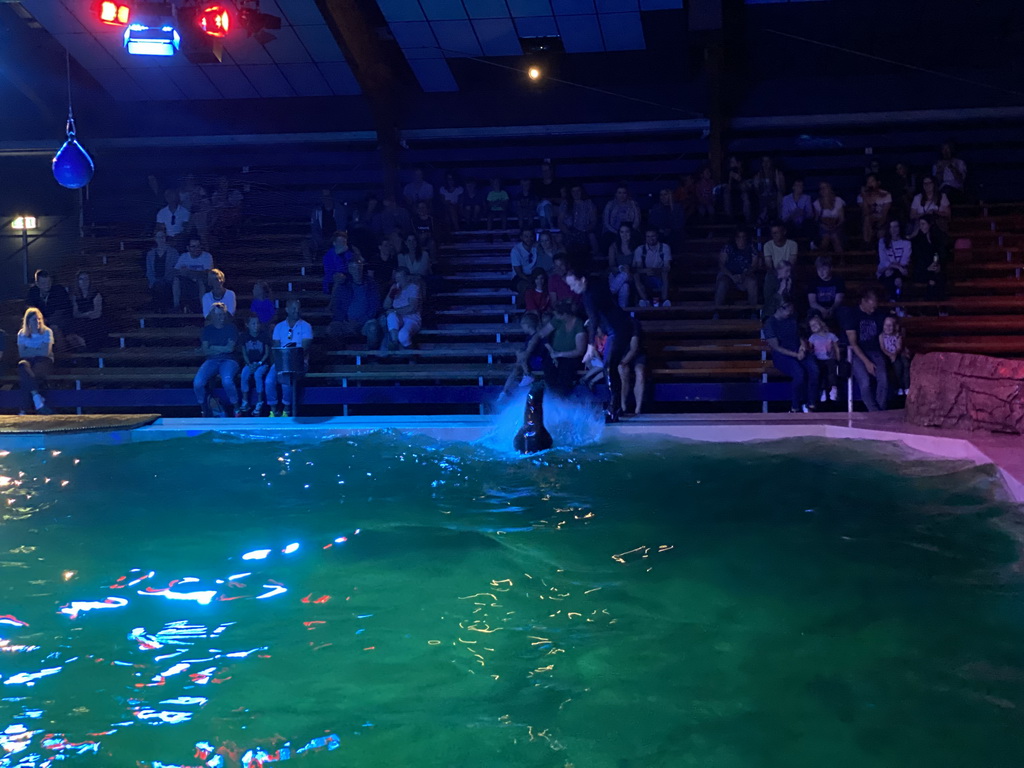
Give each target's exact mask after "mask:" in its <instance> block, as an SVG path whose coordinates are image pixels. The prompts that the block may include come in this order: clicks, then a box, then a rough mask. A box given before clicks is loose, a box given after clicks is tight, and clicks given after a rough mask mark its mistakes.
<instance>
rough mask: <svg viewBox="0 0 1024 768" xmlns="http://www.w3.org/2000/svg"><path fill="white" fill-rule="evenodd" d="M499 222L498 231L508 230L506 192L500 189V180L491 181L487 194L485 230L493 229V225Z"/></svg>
mask: <svg viewBox="0 0 1024 768" xmlns="http://www.w3.org/2000/svg"><path fill="white" fill-rule="evenodd" d="M496 221H501V227H500V229H502V230H506V229H508V192H506V191H505V190H504V189H502V188H501V179H499V178H497V177H495V178H493V179H491V191H490V192H488V193H487V228H488V229H494V223H495V222H496Z"/></svg>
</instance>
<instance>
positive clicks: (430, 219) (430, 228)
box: [412, 200, 437, 243]
mask: <svg viewBox="0 0 1024 768" xmlns="http://www.w3.org/2000/svg"><path fill="white" fill-rule="evenodd" d="M412 229H413V232H415V233H416V234H417V235H419V237H420V239H421V240H430V242H431V243H433V242H434V240H436V239H437V230H436V227H435V222H434V216H433V214H432V213H431V212H430V205H429V204H428V203H425V202H423V201H422V200H421V201H420V202H418V203H416V210H415V212H414V214H413V217H412Z"/></svg>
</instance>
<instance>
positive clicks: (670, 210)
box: [647, 187, 686, 253]
mask: <svg viewBox="0 0 1024 768" xmlns="http://www.w3.org/2000/svg"><path fill="white" fill-rule="evenodd" d="M647 226H648V227H653V228H654V229H655V230H657V232H658V239H659V240H660V241H661V242H662V243H665V244H667V245H668V247H669V248H670V249H671V252H672V253H679V252H680V251H682V249H683V243H684V241H685V240H686V212H685V210H684V206H683V204H682V203H677V202H676V201H675V200H674V199H673V197H672V190H671V189H669V188H668V187H665V188H664V189H662V190H661V191H660V192H659V193H658V202H657V204H656V205H654V206H653V207H652V208H651V210H650V211H649V212H648V214H647Z"/></svg>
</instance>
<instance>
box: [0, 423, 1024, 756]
mask: <svg viewBox="0 0 1024 768" xmlns="http://www.w3.org/2000/svg"><path fill="white" fill-rule="evenodd" d="M0 475H2V476H3V477H2V478H0V493H2V496H0V504H2V506H3V509H2V514H3V516H4V517H3V521H2V524H0V535H2V543H3V546H2V554H0V638H2V640H0V697H2V699H0V731H4V733H3V735H2V736H0V766H4V767H7V766H22V765H24V766H29V765H31V766H46V765H51V764H57V763H58V762H59V764H61V765H63V764H70V765H78V764H81V765H83V766H88V765H96V766H104V767H105V768H106V767H107V766H135V765H137V764H138V765H145V766H156V765H186V766H197V765H203V764H206V763H207V762H208V761H211V760H212V761H213V762H212V763H210V764H213V765H216V764H217V761H218V760H221V761H222V762H223V765H225V766H232V765H255V764H257V763H256V762H254V759H255V758H256V757H258V756H259V755H260V753H259V752H258V751H257V750H258V749H263V750H265V751H266V753H267V754H268V755H270V757H271V759H270V760H268V761H266V763H265V764H267V765H272V764H274V760H275V759H277V760H278V761H280V762H281V764H282V765H285V766H287V765H311V766H320V765H322V766H367V767H369V766H374V767H376V766H388V767H398V766H402V767H412V766H416V767H418V768H419V767H426V768H432V767H434V766H437V767H439V768H440V767H442V766H443V767H444V768H498V767H499V766H502V767H504V766H512V767H519V766H522V767H523V768H567V767H569V766H572V767H573V768H660V767H664V768H682V767H684V766H700V767H701V768H749V767H750V766H758V767H764V768H768V767H775V766H778V767H779V768H805V767H806V768H811V767H812V766H813V767H814V768H820V767H821V766H830V767H831V768H844V767H845V766H849V767H850V768H854V767H856V768H867V767H869V766H900V767H901V768H902V767H905V766H910V765H922V766H923V765H927V766H929V767H930V768H937V767H940V766H950V767H951V768H952V767H953V766H956V768H963V767H964V766H985V768H998V767H1000V766H1006V767H1007V768H1009V767H1010V766H1020V765H1021V764H1022V763H1024V727H1022V726H1024V722H1022V708H1024V687H1022V686H1024V600H1022V597H1024V595H1022V581H1021V578H1020V576H1019V575H1018V573H1017V572H1016V570H1015V563H1016V560H1017V556H1018V555H1017V550H1018V548H1017V546H1016V543H1015V541H1014V538H1013V537H1012V536H1011V535H1009V533H1008V532H1007V531H1008V530H1011V529H1012V528H1013V523H1014V517H1015V515H1017V514H1019V509H1018V508H1017V507H1015V506H1014V505H1012V504H1009V503H1006V502H1004V501H1001V500H1000V495H999V486H998V481H997V479H996V476H995V474H994V472H993V471H992V469H991V468H978V467H974V466H971V465H969V464H966V463H962V462H942V461H934V460H925V459H923V458H921V457H919V456H916V455H913V454H910V453H908V452H906V451H904V450H902V449H898V448H895V447H893V446H888V445H884V444H859V443H853V442H851V441H843V442H839V443H835V442H826V441H818V440H799V441H797V440H793V441H780V442H772V443H763V444H757V445H746V446H737V445H730V446H726V445H709V444H691V443H685V442H681V441H672V440H669V439H665V438H661V439H659V438H651V439H630V440H629V441H616V440H604V441H602V442H601V443H600V444H597V445H590V446H585V447H577V448H574V449H571V450H555V451H552V452H549V453H547V454H544V455H541V456H538V457H533V458H528V459H522V458H518V457H510V456H507V455H502V454H499V453H496V452H494V451H492V450H490V449H488V448H484V447H480V446H472V445H465V444H442V443H436V442H432V441H430V440H428V439H426V438H416V437H408V436H402V435H389V434H381V435H375V436H368V437H361V438H357V439H336V440H331V441H327V442H323V443H319V444H309V445H301V446H295V445H293V446H287V445H284V444H281V443H275V442H266V441H248V442H245V441H232V440H216V439H214V438H211V437H195V438H189V439H179V440H170V441H166V442H153V443H148V444H141V445H130V446H124V447H94V448H87V449H76V450H74V451H66V452H64V453H56V452H52V451H34V452H30V453H21V454H15V453H12V454H9V455H5V456H3V457H2V458H0ZM197 743H199V744H201V745H202V744H208V745H209V746H210V747H212V748H213V750H218V751H219V756H218V754H217V753H216V752H212V753H210V754H206V753H205V752H204V751H203V748H200V749H199V751H198V752H197V749H196V746H195V745H196V744H197ZM300 750H303V751H302V752H301V753H300ZM58 758H61V759H63V760H65V761H67V762H66V763H64V762H60V761H59V760H58ZM285 758H287V759H285ZM47 761H50V762H47Z"/></svg>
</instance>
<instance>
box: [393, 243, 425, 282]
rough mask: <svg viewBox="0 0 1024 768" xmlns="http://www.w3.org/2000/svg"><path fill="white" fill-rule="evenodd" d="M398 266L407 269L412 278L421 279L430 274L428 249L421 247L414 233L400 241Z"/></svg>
mask: <svg viewBox="0 0 1024 768" xmlns="http://www.w3.org/2000/svg"><path fill="white" fill-rule="evenodd" d="M398 266H400V267H405V268H406V269H408V270H409V274H410V275H412V276H413V277H414V278H420V279H423V278H426V277H427V276H428V275H430V272H431V259H430V251H429V250H428V249H427V248H425V247H423V244H422V242H421V241H420V238H419V237H417V236H416V235H409V236H408V237H407V238H405V241H404V242H403V243H402V252H401V253H399V254H398Z"/></svg>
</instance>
